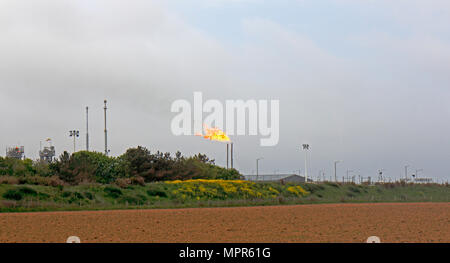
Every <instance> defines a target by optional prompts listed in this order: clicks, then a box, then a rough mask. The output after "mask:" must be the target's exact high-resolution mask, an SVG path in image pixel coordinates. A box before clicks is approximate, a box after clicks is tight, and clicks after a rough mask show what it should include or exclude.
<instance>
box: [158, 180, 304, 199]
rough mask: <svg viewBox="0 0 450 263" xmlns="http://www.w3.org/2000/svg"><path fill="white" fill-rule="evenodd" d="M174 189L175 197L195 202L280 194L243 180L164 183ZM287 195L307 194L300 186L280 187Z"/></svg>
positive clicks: (269, 196)
mask: <svg viewBox="0 0 450 263" xmlns="http://www.w3.org/2000/svg"><path fill="white" fill-rule="evenodd" d="M165 183H166V184H167V185H170V186H171V187H175V189H174V190H173V191H172V192H171V193H172V194H173V195H175V196H176V197H179V198H181V199H186V198H188V197H190V198H192V199H196V200H201V199H228V198H244V199H247V198H277V197H278V196H280V195H281V194H282V193H281V192H280V191H279V190H277V189H275V188H273V187H272V186H270V184H257V183H254V182H250V181H243V180H205V179H197V180H186V181H180V180H176V181H167V182H165ZM280 187H282V188H283V189H281V191H284V192H285V193H288V195H295V196H297V197H302V196H305V195H307V194H308V192H307V191H305V190H304V189H303V188H302V187H300V186H289V187H288V186H280Z"/></svg>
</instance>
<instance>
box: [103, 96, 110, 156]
mask: <svg viewBox="0 0 450 263" xmlns="http://www.w3.org/2000/svg"><path fill="white" fill-rule="evenodd" d="M104 102H105V107H104V108H103V109H104V110H105V155H106V156H108V152H109V151H108V130H107V129H106V110H107V109H108V107H106V103H107V101H106V100H105V101H104Z"/></svg>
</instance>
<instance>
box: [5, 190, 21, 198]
mask: <svg viewBox="0 0 450 263" xmlns="http://www.w3.org/2000/svg"><path fill="white" fill-rule="evenodd" d="M3 198H5V199H9V200H16V201H19V200H22V198H23V195H22V194H21V193H20V192H19V191H18V190H16V189H9V190H8V191H6V193H4V194H3Z"/></svg>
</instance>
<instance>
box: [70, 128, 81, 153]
mask: <svg viewBox="0 0 450 263" xmlns="http://www.w3.org/2000/svg"><path fill="white" fill-rule="evenodd" d="M69 137H73V152H74V153H75V151H76V147H75V146H76V143H75V139H76V138H77V137H80V131H77V130H72V131H69Z"/></svg>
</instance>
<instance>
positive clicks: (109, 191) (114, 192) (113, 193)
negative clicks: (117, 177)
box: [104, 186, 122, 198]
mask: <svg viewBox="0 0 450 263" xmlns="http://www.w3.org/2000/svg"><path fill="white" fill-rule="evenodd" d="M104 191H105V193H106V195H107V196H109V197H112V198H118V197H120V196H121V195H122V191H121V190H120V189H119V188H116V187H112V186H107V187H105V190H104Z"/></svg>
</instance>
